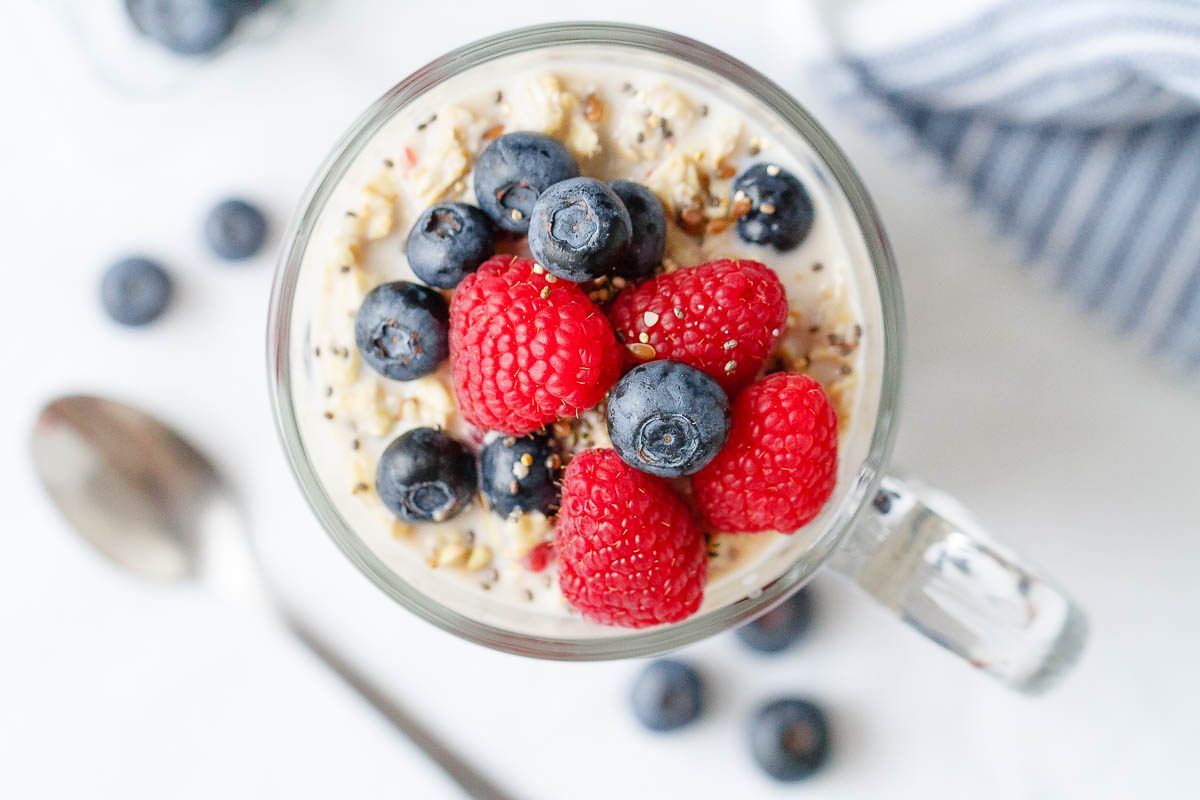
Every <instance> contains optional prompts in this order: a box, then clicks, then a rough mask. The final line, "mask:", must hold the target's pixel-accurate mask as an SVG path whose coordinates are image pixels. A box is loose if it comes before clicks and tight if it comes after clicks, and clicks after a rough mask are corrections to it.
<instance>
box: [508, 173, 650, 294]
mask: <svg viewBox="0 0 1200 800" xmlns="http://www.w3.org/2000/svg"><path fill="white" fill-rule="evenodd" d="M632 238H633V226H632V225H631V224H630V221H629V212H628V211H626V210H625V204H624V203H622V202H621V198H619V197H617V193H616V192H614V191H613V190H612V189H610V188H608V186H607V185H606V184H605V183H604V182H603V181H598V180H596V179H595V178H571V179H570V180H566V181H562V182H560V183H556V184H554V185H553V186H551V187H550V188H549V189H547V190H546V191H544V192H542V195H541V197H539V198H538V199H537V202H536V203H534V204H533V217H532V218H531V219H530V221H529V252H530V253H532V254H533V257H534V258H535V259H537V262H538V263H539V264H541V265H542V266H543V267H545V268H546V269H547V270H548V271H549V272H551V273H553V274H554V275H557V276H558V277H560V278H563V279H564V280H568V281H576V282H580V281H589V280H592V279H593V278H599V277H600V276H601V275H607V274H609V273H610V272H612V271H613V268H614V267H616V265H617V263H618V261H619V260H621V259H623V258H624V257H625V251H626V250H627V249H628V248H629V241H630V239H632Z"/></svg>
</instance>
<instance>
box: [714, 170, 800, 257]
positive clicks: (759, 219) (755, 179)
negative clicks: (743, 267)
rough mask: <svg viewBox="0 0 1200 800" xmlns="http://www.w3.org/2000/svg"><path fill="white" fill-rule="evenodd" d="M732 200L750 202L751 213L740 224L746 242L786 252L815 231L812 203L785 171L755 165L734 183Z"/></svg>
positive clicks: (740, 234) (793, 176)
mask: <svg viewBox="0 0 1200 800" xmlns="http://www.w3.org/2000/svg"><path fill="white" fill-rule="evenodd" d="M733 196H734V199H735V200H737V199H740V198H742V197H745V198H746V199H748V200H749V201H750V210H749V211H748V212H746V213H745V214H744V215H742V216H741V217H740V218H739V219H738V223H737V231H738V236H740V237H742V239H743V240H744V241H747V242H751V243H752V244H769V245H771V246H772V247H774V248H775V249H776V250H785V251H786V250H791V249H792V248H794V247H796V246H797V245H798V244H800V243H801V242H803V241H804V237H805V236H808V232H809V231H810V230H812V224H813V204H812V199H811V198H810V197H809V196H808V192H807V191H806V190H805V189H804V184H802V183H800V181H799V179H797V178H796V176H795V175H793V174H792V173H790V172H788V171H787V170H785V169H783V168H782V167H777V166H775V165H774V164H755V165H754V166H752V167H750V169H748V170H746V171H745V172H743V173H742V174H741V175H739V176H737V179H736V180H734V182H733Z"/></svg>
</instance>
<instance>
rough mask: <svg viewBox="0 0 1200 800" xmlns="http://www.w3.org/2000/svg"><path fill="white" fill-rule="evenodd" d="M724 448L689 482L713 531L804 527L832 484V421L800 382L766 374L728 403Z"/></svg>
mask: <svg viewBox="0 0 1200 800" xmlns="http://www.w3.org/2000/svg"><path fill="white" fill-rule="evenodd" d="M732 415H733V426H732V428H731V429H730V431H729V442H728V444H726V445H725V448H724V449H723V450H721V452H720V453H718V454H717V457H716V458H714V459H713V460H712V461H711V462H710V463H709V464H708V466H706V467H704V469H702V470H700V471H699V472H697V473H696V474H695V475H693V476H692V489H693V492H694V494H695V498H696V502H697V504H698V505H699V507H700V510H701V511H702V512H703V514H704V516H705V518H706V519H707V521H708V523H709V524H710V525H711V526H712V527H713V528H714V529H716V530H718V531H724V532H729V533H750V532H755V531H764V530H777V531H781V532H783V533H792V532H794V531H795V530H796V529H797V528H800V527H802V526H804V525H806V524H808V523H809V522H811V521H812V519H813V517H815V516H817V514H818V513H820V511H821V508H822V507H823V506H824V505H825V503H826V502H827V501H828V500H829V496H830V495H831V494H832V493H833V487H834V484H835V483H836V481H837V444H838V441H837V433H838V430H837V414H836V413H834V410H833V406H831V405H830V404H829V399H828V398H827V397H826V396H825V390H824V389H822V388H821V384H819V383H817V382H816V381H815V380H813V379H812V378H810V377H809V376H807V375H800V374H797V373H788V372H779V373H776V374H774V375H768V376H767V377H766V378H763V379H762V380H761V381H759V382H758V383H756V384H754V385H753V386H751V387H749V388H748V389H746V390H745V391H743V392H742V393H741V394H739V395H738V396H737V397H736V398H734V401H733V409H732Z"/></svg>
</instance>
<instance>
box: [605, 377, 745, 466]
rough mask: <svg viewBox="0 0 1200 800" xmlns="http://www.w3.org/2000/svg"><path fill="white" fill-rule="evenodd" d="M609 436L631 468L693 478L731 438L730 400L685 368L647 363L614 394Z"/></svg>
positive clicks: (710, 381)
mask: <svg viewBox="0 0 1200 800" xmlns="http://www.w3.org/2000/svg"><path fill="white" fill-rule="evenodd" d="M608 436H609V438H610V439H612V443H613V448H614V449H615V450H616V451H617V454H618V455H619V456H621V458H622V459H624V460H625V463H627V464H629V465H630V466H632V467H636V468H637V469H640V470H642V471H643V472H649V473H650V474H651V475H659V476H662V477H664V478H678V477H679V476H681V475H690V474H692V473H693V472H696V471H697V470H699V469H700V468H701V467H703V466H704V465H705V464H707V463H708V462H709V461H712V460H713V458H714V457H715V456H716V455H717V453H718V452H719V451H720V449H721V448H722V447H723V446H724V445H725V440H726V439H728V438H729V398H728V397H726V396H725V391H724V390H723V389H722V388H721V387H720V385H719V384H718V383H717V382H716V381H714V380H713V379H712V378H710V377H709V376H707V375H705V374H704V373H703V372H701V371H700V370H698V369H695V368H693V367H689V366H687V365H686V364H680V363H678V362H676V361H652V362H650V363H648V364H642V365H641V366H638V367H635V368H634V369H632V370H630V372H629V373H628V374H626V375H625V377H623V378H621V380H619V381H617V385H616V386H614V387H613V390H612V392H610V393H609V396H608Z"/></svg>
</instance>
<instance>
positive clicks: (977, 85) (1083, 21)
mask: <svg viewBox="0 0 1200 800" xmlns="http://www.w3.org/2000/svg"><path fill="white" fill-rule="evenodd" d="M837 14H838V16H835V18H834V20H833V22H834V24H835V30H836V32H837V36H836V38H837V39H838V41H839V47H840V50H841V58H842V61H843V63H844V64H845V65H846V66H847V67H848V72H849V74H851V75H852V76H853V79H854V80H853V84H854V86H853V90H852V93H851V94H852V96H853V97H854V98H855V99H856V100H857V101H858V102H856V103H851V107H857V108H859V109H863V110H867V109H872V110H874V111H875V112H876V116H875V120H874V123H873V124H874V126H875V127H876V128H877V129H879V130H881V131H883V130H888V129H895V128H896V127H897V123H899V127H900V128H901V129H902V130H903V131H904V132H905V134H906V138H907V139H909V140H913V141H916V142H917V143H919V144H920V145H921V146H922V147H924V148H925V149H927V150H928V151H929V152H931V153H932V154H934V156H936V159H937V160H938V161H939V162H940V164H941V165H942V166H943V167H944V170H945V172H946V174H947V175H949V176H951V177H953V178H956V179H958V180H961V181H962V182H963V183H964V184H965V185H966V186H967V187H969V190H970V194H971V197H972V199H973V201H974V203H975V204H976V205H978V206H979V207H981V208H982V209H985V210H986V211H987V212H988V213H989V214H990V215H991V216H992V217H993V219H994V221H995V224H996V226H997V228H998V230H999V231H1000V232H1001V233H1003V234H1005V235H1007V236H1009V237H1011V238H1013V239H1014V240H1016V241H1018V242H1019V243H1020V247H1021V249H1022V254H1023V256H1024V260H1025V262H1026V263H1027V264H1028V265H1029V269H1031V270H1033V271H1035V272H1037V273H1039V274H1040V275H1041V276H1042V277H1043V278H1044V279H1046V280H1047V281H1048V282H1049V283H1051V284H1053V285H1054V286H1056V287H1058V288H1059V289H1061V290H1062V291H1064V292H1066V293H1068V294H1069V295H1070V296H1071V297H1072V298H1073V299H1074V300H1076V301H1077V302H1078V304H1079V305H1080V306H1082V307H1083V308H1085V309H1087V310H1089V311H1092V312H1095V313H1096V314H1098V315H1099V316H1100V317H1101V319H1103V320H1104V321H1105V322H1107V323H1108V324H1109V325H1110V326H1111V327H1112V328H1113V329H1114V330H1115V331H1117V332H1119V333H1120V334H1122V335H1126V336H1133V337H1137V338H1139V339H1141V340H1142V341H1144V343H1145V344H1146V346H1147V347H1149V348H1150V349H1151V350H1152V351H1153V352H1155V353H1157V354H1160V355H1162V356H1163V357H1165V358H1167V359H1169V360H1170V361H1173V362H1175V363H1177V364H1179V365H1180V366H1182V367H1183V368H1184V369H1186V370H1188V371H1196V370H1198V369H1200V2H1197V0H1191V1H1190V2H1189V1H1187V0H1003V1H997V0H990V2H985V1H984V0H957V1H955V0H950V2H949V4H947V3H946V2H937V1H936V0H927V1H923V2H922V3H917V4H914V3H895V2H889V0H870V1H868V2H863V0H858V2H856V3H855V4H853V5H851V6H850V7H849V9H847V7H845V6H842V7H839V11H838V12H837ZM864 101H865V102H864ZM881 110H882V112H883V113H882V114H881V113H879V112H880V111H881Z"/></svg>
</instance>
